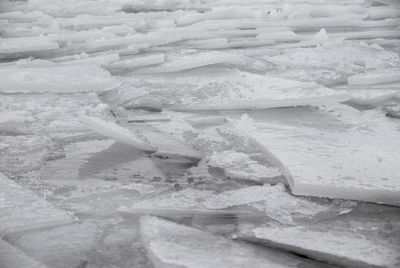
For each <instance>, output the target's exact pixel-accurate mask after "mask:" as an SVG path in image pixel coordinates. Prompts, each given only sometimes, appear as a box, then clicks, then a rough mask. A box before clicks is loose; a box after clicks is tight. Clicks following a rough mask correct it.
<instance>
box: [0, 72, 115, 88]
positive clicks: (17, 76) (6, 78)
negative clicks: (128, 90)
mask: <svg viewBox="0 0 400 268" xmlns="http://www.w3.org/2000/svg"><path fill="white" fill-rule="evenodd" d="M0 81H1V82H0V91H1V92H5V93H44V92H49V93H74V92H104V91H107V90H111V89H113V88H116V87H117V86H119V81H118V79H116V78H115V77H111V75H110V74H109V73H108V72H107V71H105V70H103V69H101V68H100V67H97V66H93V65H87V66H85V65H75V66H73V65H72V66H54V67H36V68H0Z"/></svg>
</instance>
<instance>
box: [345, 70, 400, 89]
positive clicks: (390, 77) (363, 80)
mask: <svg viewBox="0 0 400 268" xmlns="http://www.w3.org/2000/svg"><path fill="white" fill-rule="evenodd" d="M399 81H400V69H386V70H383V71H382V70H379V71H372V72H366V73H361V74H355V75H352V76H349V77H348V78H347V82H348V84H349V85H351V86H354V85H355V86H358V85H361V86H365V85H374V84H385V83H393V82H399Z"/></svg>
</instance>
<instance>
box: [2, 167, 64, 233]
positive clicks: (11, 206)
mask: <svg viewBox="0 0 400 268" xmlns="http://www.w3.org/2000/svg"><path fill="white" fill-rule="evenodd" d="M0 185H1V187H0V189H1V190H0V199H1V200H2V205H1V207H0V215H1V217H0V233H1V234H8V233H12V232H17V231H25V230H30V229H35V228H43V227H47V226H54V225H59V224H65V223H68V222H71V221H72V218H71V217H70V215H68V214H67V213H66V212H64V211H62V210H59V209H57V208H55V207H54V206H53V205H52V204H50V203H49V202H47V201H46V200H45V199H43V198H41V197H39V196H36V195H35V194H34V193H33V192H31V191H29V190H27V189H24V188H23V187H22V186H20V185H18V184H16V183H15V182H14V181H12V180H10V179H8V178H6V177H5V176H4V175H2V174H0Z"/></svg>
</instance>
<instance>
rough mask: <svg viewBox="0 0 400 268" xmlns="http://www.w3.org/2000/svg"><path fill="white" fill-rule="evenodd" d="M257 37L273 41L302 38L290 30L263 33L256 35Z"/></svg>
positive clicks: (298, 39)
mask: <svg viewBox="0 0 400 268" xmlns="http://www.w3.org/2000/svg"><path fill="white" fill-rule="evenodd" d="M257 39H269V40H273V41H275V42H287V41H300V40H301V39H302V38H301V37H299V36H298V35H296V34H295V33H294V32H292V31H283V32H276V33H263V34H259V35H257Z"/></svg>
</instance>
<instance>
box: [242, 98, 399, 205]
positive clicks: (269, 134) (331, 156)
mask: <svg viewBox="0 0 400 268" xmlns="http://www.w3.org/2000/svg"><path fill="white" fill-rule="evenodd" d="M334 110H335V113H333V112H331V113H328V112H327V111H325V112H315V113H316V115H315V119H313V120H315V122H313V121H311V122H309V120H310V118H309V119H308V121H307V122H308V123H299V122H300V121H299V122H294V121H292V122H290V121H291V120H287V119H286V120H285V119H283V118H284V117H282V119H283V120H282V119H279V120H276V119H275V121H269V122H268V123H267V122H265V121H264V120H263V119H262V118H258V119H257V123H255V126H256V127H255V130H253V131H250V132H249V134H250V135H251V136H253V137H254V138H255V140H256V141H257V142H258V143H259V145H260V146H262V147H264V148H265V152H266V154H268V153H269V154H270V157H271V159H272V160H274V162H275V164H276V165H277V166H278V167H279V168H280V171H281V172H282V174H284V175H285V177H286V178H287V179H288V181H289V184H290V187H291V190H292V193H293V194H296V195H305V196H319V197H330V198H344V199H356V200H363V201H370V202H377V203H385V204H391V205H396V206H399V205H400V198H399V197H400V195H399V191H400V184H399V182H398V180H397V177H398V176H400V173H399V169H398V168H397V162H398V159H399V157H400V155H399V154H398V151H397V150H396V149H394V148H398V147H399V146H400V143H399V140H398V139H397V138H396V137H397V135H398V129H397V126H396V125H395V124H394V122H392V121H390V120H385V118H384V116H383V115H381V114H376V111H373V110H369V111H363V112H360V111H357V110H355V109H353V108H350V107H347V106H342V105H336V106H334ZM312 113H313V112H309V113H306V114H308V116H313V115H312ZM292 116H294V114H292ZM297 116H300V117H298V118H301V117H302V116H304V115H301V113H299V114H298V115H297ZM257 117H258V116H257ZM321 120H322V121H321ZM285 121H286V122H285ZM320 122H324V124H321V123H320Z"/></svg>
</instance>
